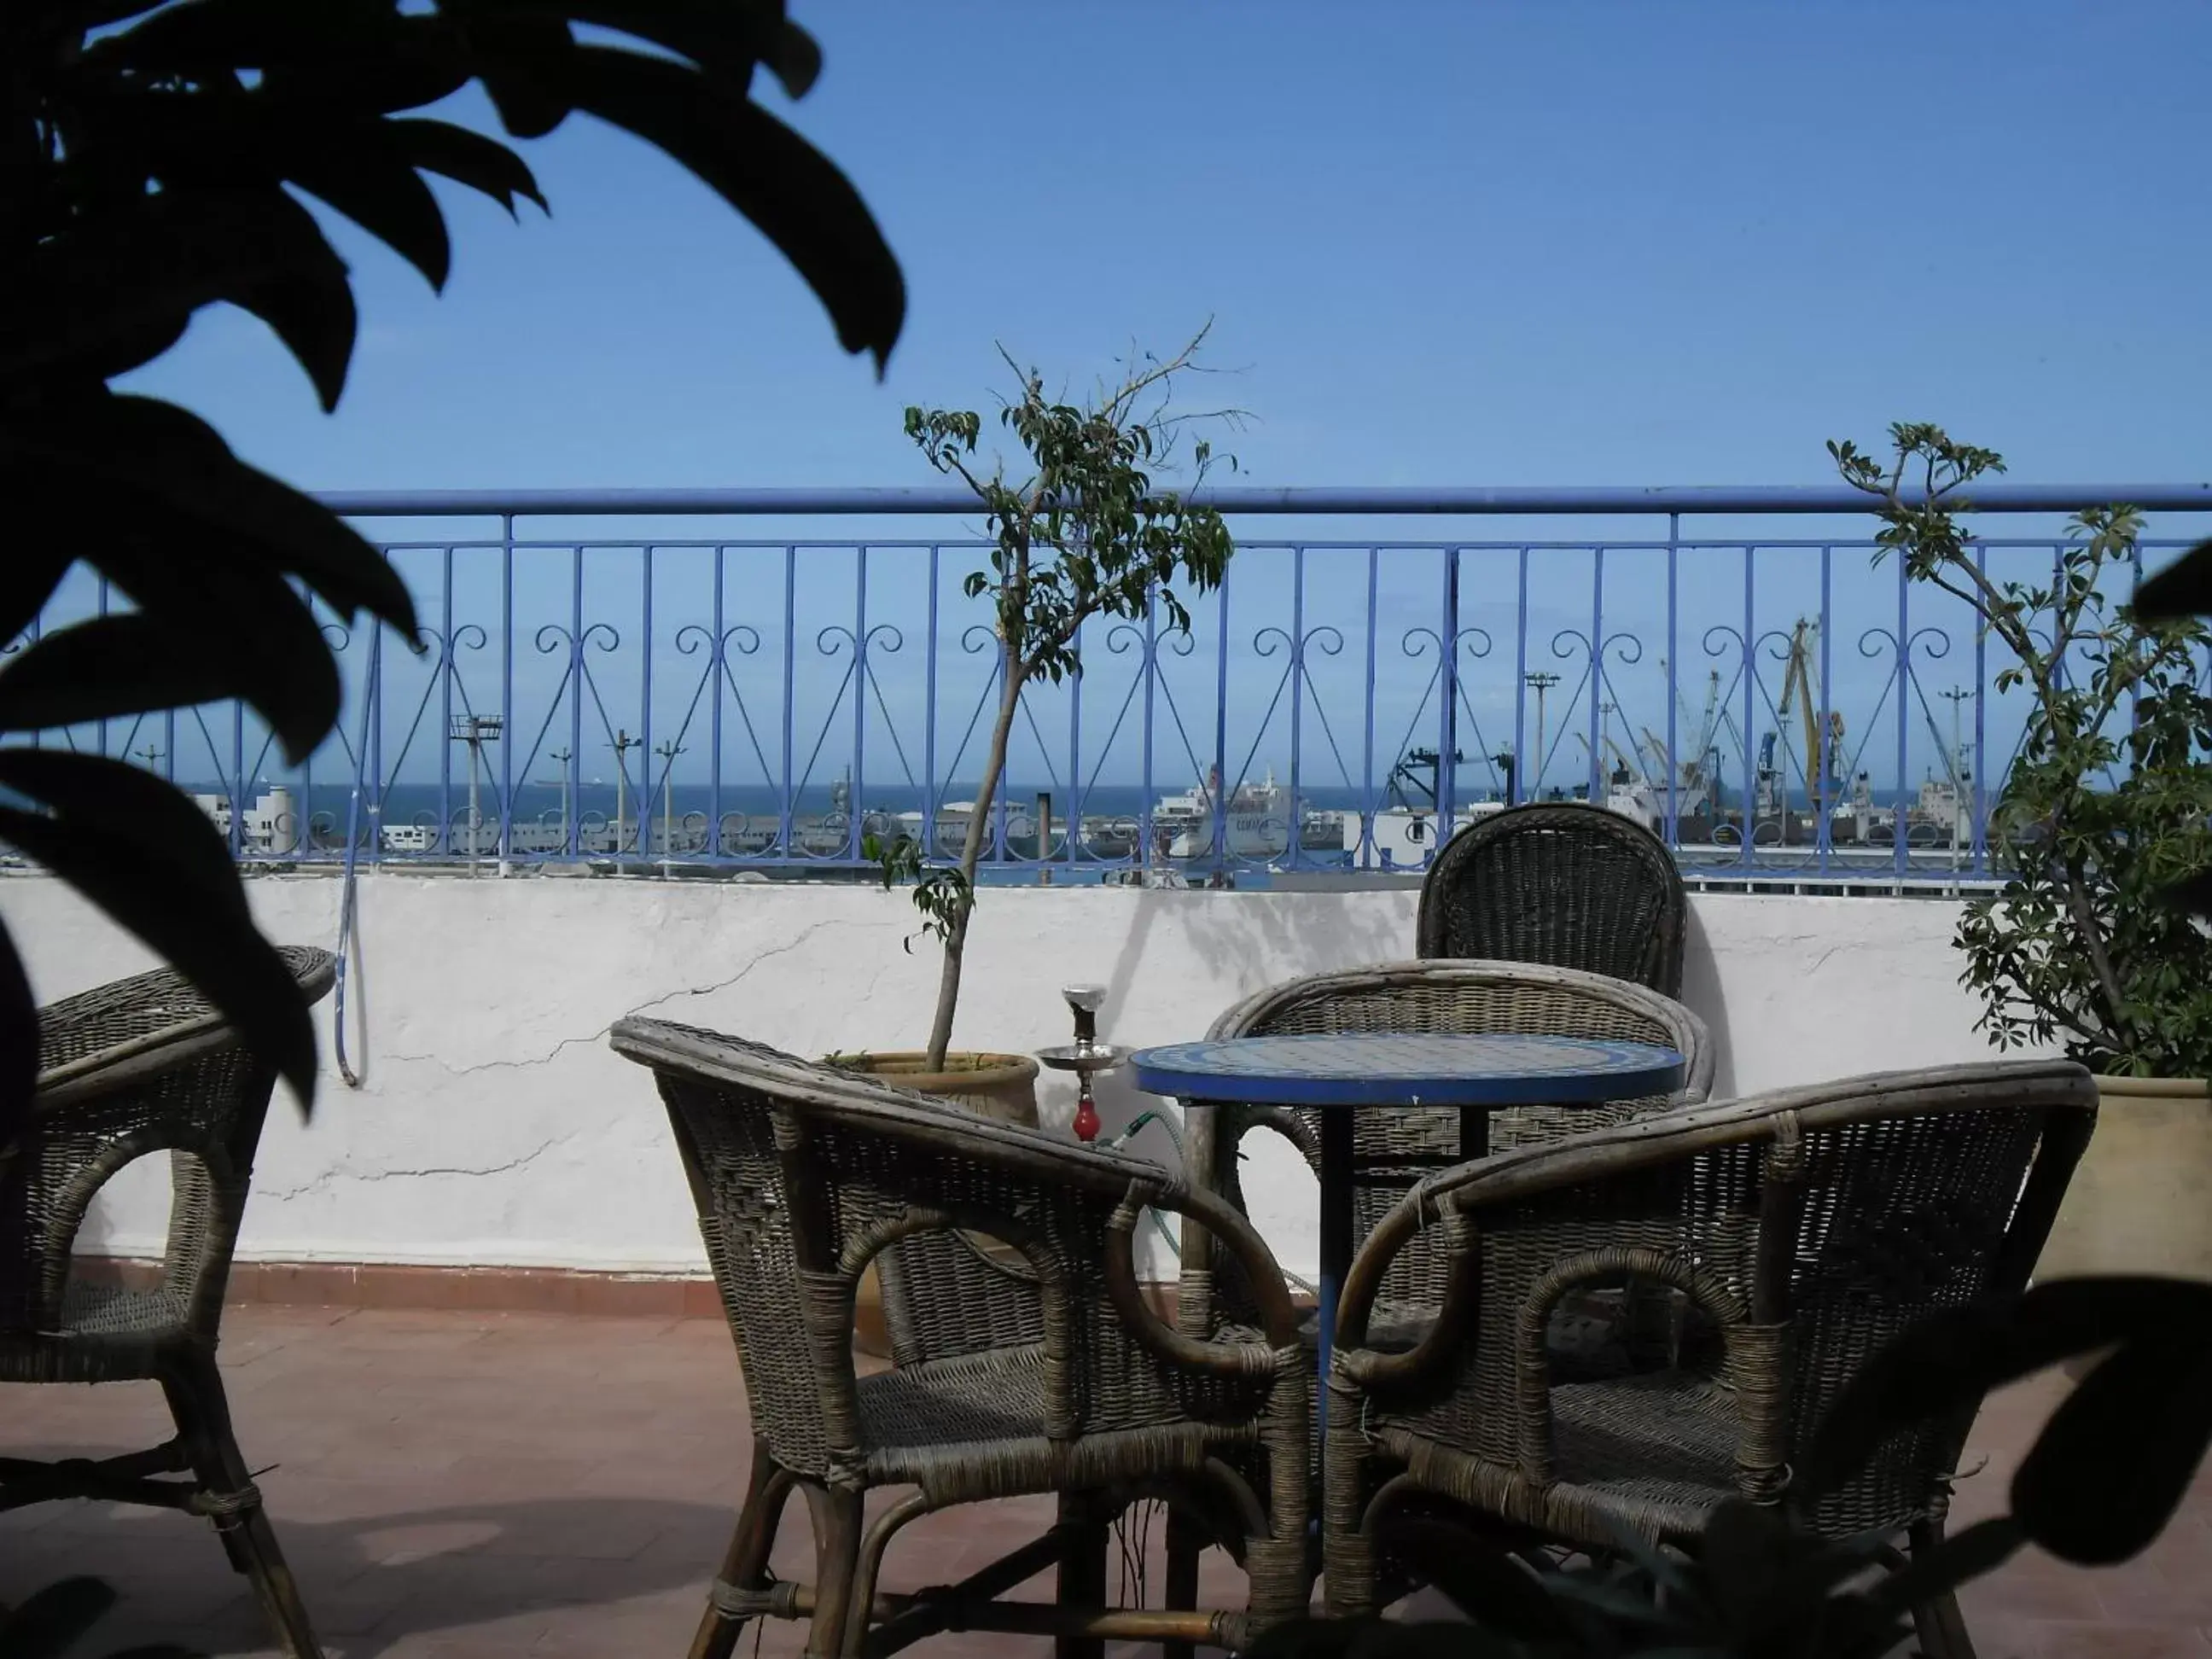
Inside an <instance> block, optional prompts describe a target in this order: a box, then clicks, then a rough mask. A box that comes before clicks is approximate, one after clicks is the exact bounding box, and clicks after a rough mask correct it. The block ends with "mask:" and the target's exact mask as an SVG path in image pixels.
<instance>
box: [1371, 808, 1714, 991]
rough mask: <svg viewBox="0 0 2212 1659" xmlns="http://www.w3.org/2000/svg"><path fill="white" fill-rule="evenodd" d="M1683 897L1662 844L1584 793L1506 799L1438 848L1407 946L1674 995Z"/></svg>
mask: <svg viewBox="0 0 2212 1659" xmlns="http://www.w3.org/2000/svg"><path fill="white" fill-rule="evenodd" d="M1688 915H1689V902H1688V900H1687V898H1686V896H1684V892H1683V888H1682V874H1681V872H1680V869H1679V868H1677V867H1676V866H1675V863H1674V854H1672V853H1669V852H1668V850H1667V845H1666V843H1665V842H1662V841H1661V840H1660V839H1659V837H1658V836H1655V835H1653V834H1652V833H1651V832H1650V830H1649V829H1645V828H1644V826H1643V825H1642V824H1640V823H1637V822H1636V821H1635V820H1634V819H1632V818H1630V817H1624V816H1623V815H1622V814H1620V813H1619V812H1615V811H1612V810H1610V809H1609V808H1607V807H1603V806H1592V805H1587V804H1585V803H1583V802H1576V801H1567V802H1558V803H1548V802H1547V803H1545V804H1542V805H1528V806H1510V807H1508V808H1506V809H1505V811H1502V812H1493V813H1492V814H1491V815H1490V816H1489V817H1486V818H1480V819H1478V820H1477V821H1476V822H1474V823H1471V824H1469V825H1468V827H1467V828H1466V829H1462V830H1461V831H1460V832H1459V834H1457V835H1456V836H1453V837H1452V838H1451V840H1450V841H1449V842H1446V843H1445V844H1444V845H1443V848H1440V849H1439V850H1438V851H1437V857H1436V862H1435V863H1434V864H1432V865H1431V866H1429V873H1428V875H1427V877H1426V878H1425V879H1424V880H1423V882H1422V883H1421V909H1420V918H1419V922H1418V923H1417V924H1416V927H1415V940H1416V943H1415V945H1414V950H1415V952H1416V954H1418V955H1420V956H1424V957H1487V958H1490V959H1492V960H1495V961H1500V962H1537V963H1547V964H1548V965H1549V966H1551V967H1554V968H1578V969H1582V970H1583V971H1584V972H1586V973H1593V974H1609V975H1612V976H1613V978H1615V979H1625V980H1628V981H1632V982H1633V983H1635V984H1638V985H1645V986H1649V987H1650V988H1651V989H1653V990H1655V991H1657V992H1659V993H1661V994H1663V995H1666V996H1670V997H1673V996H1680V994H1682V941H1683V937H1684V934H1685V933H1686V929H1687V926H1688V921H1687V918H1688Z"/></svg>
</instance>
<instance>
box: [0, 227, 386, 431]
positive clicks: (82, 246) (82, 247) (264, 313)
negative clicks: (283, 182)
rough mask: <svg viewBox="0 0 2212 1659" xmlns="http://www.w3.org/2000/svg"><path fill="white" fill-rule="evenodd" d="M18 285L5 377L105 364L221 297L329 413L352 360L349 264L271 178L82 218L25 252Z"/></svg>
mask: <svg viewBox="0 0 2212 1659" xmlns="http://www.w3.org/2000/svg"><path fill="white" fill-rule="evenodd" d="M18 292H19V296H20V297H19V300H18V302H17V303H16V304H15V305H13V306H11V307H8V308H6V309H5V310H0V374H32V373H35V372H40V371H49V370H55V369H60V368H66V367H68V366H70V365H72V364H76V363H79V362H82V361H84V360H86V359H88V358H93V357H99V358H100V361H101V362H106V357H105V356H102V355H101V354H103V353H105V352H106V351H109V350H111V349H112V348H113V347H114V346H115V344H116V343H117V342H118V341H119V340H125V339H133V338H139V337H146V338H159V337H161V333H162V331H165V330H167V329H169V328H170V327H171V325H174V324H176V323H178V322H179V319H183V318H186V317H189V316H190V315H191V313H192V312H194V311H196V310H197V309H198V308H199V307H201V306H204V305H210V304H212V303H214V302H216V301H228V302H230V303H231V304H233V305H236V306H238V307H241V308H242V309H244V310H246V311H250V312H252V313H253V314H254V315H255V316H257V317H258V318H260V319H262V320H263V321H264V322H265V323H267V324H268V325H269V326H270V328H271V329H273V330H274V331H276V336H277V337H278V338H279V339H281V340H283V343H284V344H285V346H286V347H287V348H288V349H289V350H290V351H291V353H292V355H293V356H295V358H297V359H298V360H299V362H300V365H301V368H304V369H306V370H307V376H308V378H309V379H310V380H313V382H314V386H315V392H316V395H317V396H318V397H319V398H320V399H321V400H322V404H323V407H324V408H325V409H326V410H327V409H333V408H335V407H337V400H338V394H339V393H340V392H342V391H343V389H344V386H345V376H346V367H347V364H348V362H349V361H350V360H351V358H352V356H353V342H354V329H355V321H356V319H355V315H354V304H353V290H352V288H351V287H350V285H349V283H348V282H347V279H346V267H345V264H344V262H343V260H341V259H340V258H338V256H337V253H336V252H333V251H332V250H331V246H330V244H329V243H328V242H327V241H325V240H324V239H323V233H322V232H321V230H320V229H319V228H317V226H316V224H315V221H314V217H313V215H311V214H310V213H308V211H307V210H306V209H305V208H303V207H301V205H300V204H298V203H297V202H295V201H294V200H293V199H292V198H291V197H289V196H288V195H286V194H285V193H284V192H283V190H281V189H278V188H276V187H273V186H272V187H270V188H268V189H264V190H252V189H246V190H197V191H195V190H179V191H162V192H161V193H160V194H158V195H154V196H149V197H143V198H141V199H139V200H136V201H133V202H131V203H130V204H128V205H127V206H123V207H118V208H115V209H112V210H108V211H106V212H104V213H102V214H100V215H99V216H94V217H92V218H88V219H86V220H83V221H81V222H79V223H78V224H76V226H74V227H72V228H70V230H69V231H67V232H66V233H64V234H62V235H59V236H57V237H55V238H54V239H52V240H51V241H49V242H46V243H44V244H41V245H40V246H38V247H37V248H36V249H35V251H34V252H33V253H32V254H31V255H30V256H29V257H28V258H27V259H26V260H25V270H24V276H23V277H22V279H21V287H20V289H19V290H18ZM170 337H171V338H173V337H174V336H173V334H172V335H171V336H170Z"/></svg>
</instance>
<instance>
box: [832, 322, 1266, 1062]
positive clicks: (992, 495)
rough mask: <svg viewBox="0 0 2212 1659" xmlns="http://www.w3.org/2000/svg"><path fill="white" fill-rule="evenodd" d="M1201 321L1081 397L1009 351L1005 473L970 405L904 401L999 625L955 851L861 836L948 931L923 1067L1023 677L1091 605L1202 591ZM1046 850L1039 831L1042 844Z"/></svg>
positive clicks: (949, 987) (1179, 614)
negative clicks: (995, 679) (1009, 470)
mask: <svg viewBox="0 0 2212 1659" xmlns="http://www.w3.org/2000/svg"><path fill="white" fill-rule="evenodd" d="M1205 339H1206V330H1205V329H1200V331H1199V332H1198V333H1197V335H1196V336H1195V337H1193V338H1192V339H1191V341H1190V342H1189V343H1188V344H1187V345H1185V346H1184V347H1183V348H1182V350H1180V351H1178V352H1176V354H1175V355H1174V356H1172V357H1170V358H1167V359H1164V360H1163V359H1160V358H1158V357H1155V356H1151V355H1149V354H1147V355H1145V356H1139V357H1135V358H1133V360H1132V361H1131V362H1129V364H1128V365H1127V372H1126V373H1125V374H1123V375H1122V376H1121V379H1120V380H1118V381H1117V382H1115V383H1113V384H1110V385H1108V386H1102V387H1101V388H1100V389H1099V391H1098V392H1097V393H1096V394H1095V395H1094V396H1093V397H1092V398H1091V400H1090V401H1089V402H1087V403H1085V404H1076V403H1072V402H1069V401H1066V399H1065V398H1054V397H1050V396H1048V395H1047V393H1046V391H1045V386H1044V380H1043V379H1042V376H1041V375H1039V374H1037V372H1036V370H1034V369H1030V370H1026V371H1025V370H1023V369H1021V368H1019V367H1018V366H1017V365H1016V364H1015V363H1014V362H1013V360H1012V358H1011V357H1009V358H1007V359H1006V362H1007V366H1008V367H1009V368H1013V369H1014V371H1015V374H1016V375H1017V376H1018V386H1019V390H1018V394H1017V396H1016V397H1015V398H1013V399H1012V401H1010V402H1007V403H1006V404H1004V405H1003V406H1002V407H1001V408H1000V414H999V420H1000V425H1001V426H1002V427H1003V428H1005V429H1006V431H1008V432H1010V433H1012V435H1013V436H1014V438H1015V440H1016V441H1018V443H1019V444H1020V446H1021V448H1022V451H1023V453H1024V459H1025V461H1026V465H1025V467H1024V471H1026V472H1027V473H1028V475H1029V476H1028V477H1026V478H1025V479H1024V481H1022V482H1020V483H1010V482H1009V481H1008V479H1007V477H1006V464H1005V462H1004V461H1003V460H1000V461H999V462H997V463H995V464H994V465H992V466H991V467H990V468H989V469H988V470H985V469H984V468H983V467H982V466H981V465H979V464H978V463H977V461H976V459H975V451H976V446H977V444H978V443H979V441H981V434H982V429H983V421H982V417H981V416H980V415H978V414H976V413H975V412H974V411H972V410H943V409H927V410H926V409H921V408H910V409H908V410H907V411H906V432H907V435H908V437H909V438H911V439H912V440H913V441H914V442H915V445H916V446H917V447H919V448H920V449H921V453H922V455H923V456H924V458H925V459H927V461H928V462H929V464H930V465H931V466H933V467H934V468H935V469H936V470H937V471H939V472H941V473H944V474H945V475H947V476H948V477H957V478H958V479H959V480H960V481H961V482H962V483H965V484H966V485H967V486H968V487H969V489H972V490H973V491H974V492H975V498H976V500H977V501H980V502H981V504H982V506H983V509H984V512H985V514H986V515H987V518H986V521H987V533H988V535H989V537H990V539H991V542H992V550H991V564H990V568H989V569H987V570H978V571H975V572H973V573H972V574H969V577H968V578H967V581H966V585H965V586H966V591H967V593H968V596H969V598H970V599H988V600H989V602H990V605H991V607H992V612H993V623H994V629H995V631H996V633H997V635H998V636H999V641H1000V671H999V697H998V711H997V714H996V717H995V718H994V720H993V721H992V725H991V737H990V747H989V749H988V750H987V752H986V755H985V757H984V762H983V773H982V777H981V781H980V782H979V783H978V785H977V787H976V792H975V805H973V806H972V807H971V808H970V809H969V816H968V823H967V829H966V835H965V837H964V839H963V842H962V844H961V849H960V857H959V860H958V862H957V863H956V864H952V865H938V864H934V863H933V862H932V861H931V860H930V849H927V848H923V847H921V845H919V844H918V843H917V842H915V839H914V838H913V837H912V836H898V837H896V838H893V839H890V840H888V841H886V840H884V839H883V838H877V837H872V838H870V840H869V842H867V843H866V851H867V853H868V854H869V856H871V857H872V858H874V859H876V860H878V862H879V863H880V864H881V865H882V866H883V867H884V879H885V880H886V882H890V881H895V880H897V879H901V878H907V879H911V880H913V881H914V882H915V894H914V899H915V907H916V908H918V909H920V911H921V916H922V928H923V931H924V932H926V933H930V934H933V935H934V936H935V937H936V938H937V939H939V940H940V941H942V943H943V945H944V947H945V962H944V971H943V974H942V976H941V978H940V979H939V985H938V994H937V1012H936V1017H935V1018H934V1019H933V1022H932V1024H931V1026H930V1033H929V1046H928V1049H927V1053H926V1054H925V1055H924V1057H923V1059H922V1061H921V1064H922V1066H923V1067H924V1068H925V1070H926V1071H927V1073H933V1074H938V1075H940V1076H941V1075H943V1074H945V1072H946V1069H947V1066H948V1065H953V1064H954V1062H953V1057H952V1056H951V1054H950V1050H951V1042H952V1022H953V1017H954V1015H955V1013H956V1012H957V1009H958V1006H959V1001H960V975H961V969H962V965H963V963H964V961H965V959H966V955H967V947H968V927H969V920H970V919H971V917H972V916H973V915H974V913H975V871H976V867H977V866H978V865H979V864H980V863H981V860H982V856H983V851H984V848H985V845H986V843H987V840H988V838H989V836H990V823H991V812H992V807H993V805H994V803H995V801H996V799H997V798H998V793H999V790H1000V787H1001V785H1002V783H1003V781H1004V778H1005V774H1006V751H1007V747H1008V744H1009V743H1010V742H1011V740H1012V737H1013V730H1014V722H1015V720H1016V719H1017V717H1018V715H1019V714H1020V710H1021V699H1022V693H1023V690H1024V688H1025V687H1027V686H1028V685H1029V684H1030V683H1031V682H1032V681H1034V680H1036V679H1037V678H1040V677H1042V678H1045V679H1048V680H1049V681H1051V682H1052V683H1053V684H1059V683H1060V681H1061V680H1062V679H1064V678H1066V677H1067V676H1069V675H1071V674H1076V673H1079V672H1081V671H1082V664H1081V659H1080V651H1079V635H1080V633H1081V630H1082V629H1083V626H1084V624H1085V623H1087V622H1089V621H1091V619H1092V618H1093V617H1120V618H1124V619H1132V620H1133V619H1137V618H1140V617H1144V616H1145V615H1146V612H1147V611H1148V610H1151V609H1153V608H1155V607H1156V608H1157V612H1156V613H1157V614H1158V615H1159V616H1160V617H1163V618H1164V620H1165V622H1166V623H1167V626H1168V627H1169V629H1171V630H1180V629H1188V627H1189V624H1190V617H1189V614H1188V611H1186V610H1185V608H1184V605H1183V602H1182V597H1181V596H1180V595H1179V594H1178V592H1177V591H1176V586H1177V585H1180V586H1182V587H1183V588H1185V589H1186V590H1187V591H1188V592H1190V593H1192V594H1202V593H1206V592H1210V591H1211V590H1212V589H1213V588H1214V587H1215V586H1218V584H1219V583H1220V580H1221V576H1222V571H1223V568H1225V566H1226V564H1227V563H1228V561H1229V556H1230V553H1231V550H1232V543H1231V538H1230V534H1229V527H1228V526H1227V525H1226V524H1225V523H1224V522H1223V520H1222V517H1221V515H1220V514H1219V513H1217V512H1215V511H1214V510H1213V509H1212V508H1211V507H1205V506H1201V505H1199V504H1196V503H1194V502H1193V501H1191V499H1190V495H1189V490H1190V489H1193V488H1194V487H1195V486H1197V485H1198V484H1199V483H1202V482H1203V481H1204V479H1205V478H1206V475H1207V473H1208V472H1209V471H1212V468H1213V467H1214V466H1215V465H1217V464H1218V460H1220V461H1226V462H1227V464H1228V465H1230V466H1231V468H1232V469H1233V468H1234V466H1235V465H1236V463H1235V461H1234V459H1233V458H1229V457H1220V458H1217V457H1216V456H1215V455H1214V454H1213V453H1212V449H1211V447H1210V446H1209V445H1208V444H1207V443H1206V441H1205V440H1203V439H1194V441H1192V443H1191V444H1190V446H1189V454H1188V466H1187V467H1185V466H1183V465H1182V456H1181V453H1180V452H1181V451H1182V437H1183V436H1184V434H1185V429H1186V428H1188V427H1190V426H1191V425H1193V424H1194V423H1196V422H1210V421H1223V420H1226V421H1231V422H1233V421H1234V420H1235V419H1236V418H1237V416H1236V411H1234V410H1212V411H1207V412H1204V413H1196V414H1194V413H1186V412H1180V411H1178V410H1176V409H1175V408H1174V406H1173V403H1172V394H1173V392H1174V388H1175V385H1176V381H1177V380H1180V379H1181V378H1182V376H1184V375H1186V374H1192V373H1196V372H1199V371H1198V368H1197V357H1198V353H1199V349H1200V347H1201V346H1202V345H1203V344H1204V343H1205ZM1001 355H1002V356H1004V353H1003V352H1002V353H1001ZM1171 471H1183V472H1185V473H1187V475H1188V476H1187V479H1186V483H1185V487H1184V488H1182V489H1163V488H1162V487H1161V486H1160V482H1159V480H1160V476H1161V475H1162V474H1164V473H1168V472H1171ZM1047 853H1048V849H1047V848H1043V847H1042V846H1040V847H1039V848H1038V854H1039V856H1040V857H1043V856H1045V855H1046V854H1047ZM885 1058H888V1057H885ZM971 1064H972V1062H971ZM958 1069H960V1068H959V1067H958V1066H957V1065H954V1070H955V1071H957V1070H958ZM1032 1075H1033V1073H1032ZM909 1080H911V1079H909Z"/></svg>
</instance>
